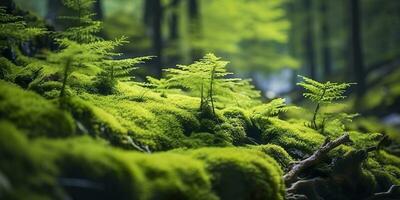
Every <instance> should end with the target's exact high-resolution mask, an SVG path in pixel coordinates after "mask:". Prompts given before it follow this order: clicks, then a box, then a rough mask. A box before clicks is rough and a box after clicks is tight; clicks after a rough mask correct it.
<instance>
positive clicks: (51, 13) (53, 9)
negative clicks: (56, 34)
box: [46, 0, 63, 30]
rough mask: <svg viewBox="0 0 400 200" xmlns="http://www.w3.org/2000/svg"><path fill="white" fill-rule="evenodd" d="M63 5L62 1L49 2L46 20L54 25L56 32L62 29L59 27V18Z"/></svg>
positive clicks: (50, 0)
mask: <svg viewBox="0 0 400 200" xmlns="http://www.w3.org/2000/svg"><path fill="white" fill-rule="evenodd" d="M62 9H63V5H62V2H61V0H49V1H47V14H46V20H47V21H48V22H49V24H50V25H52V26H53V27H54V28H55V29H56V30H60V29H62V26H60V25H59V23H58V20H57V17H58V16H59V15H60V12H61V10H62Z"/></svg>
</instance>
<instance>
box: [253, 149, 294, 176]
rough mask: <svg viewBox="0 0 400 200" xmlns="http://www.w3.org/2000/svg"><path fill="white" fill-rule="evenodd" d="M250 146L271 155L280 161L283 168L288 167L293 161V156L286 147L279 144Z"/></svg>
mask: <svg viewBox="0 0 400 200" xmlns="http://www.w3.org/2000/svg"><path fill="white" fill-rule="evenodd" d="M250 148H251V149H254V150H257V151H260V152H262V153H265V154H266V155H268V156H271V157H272V158H273V159H274V160H275V161H276V162H278V164H279V165H280V166H281V169H282V170H284V169H286V168H287V167H288V166H289V164H290V163H291V162H292V161H293V158H292V157H291V156H290V155H289V154H288V153H287V152H286V151H285V149H283V148H282V147H280V146H278V145H274V144H267V145H258V146H250Z"/></svg>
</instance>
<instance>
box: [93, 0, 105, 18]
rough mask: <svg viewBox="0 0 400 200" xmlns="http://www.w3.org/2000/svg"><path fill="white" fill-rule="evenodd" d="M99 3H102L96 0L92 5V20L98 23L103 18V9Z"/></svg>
mask: <svg viewBox="0 0 400 200" xmlns="http://www.w3.org/2000/svg"><path fill="white" fill-rule="evenodd" d="M101 2H102V1H101V0H96V1H95V2H94V4H93V11H94V13H95V16H94V19H95V20H98V21H102V20H103V18H104V14H103V7H102V3H101Z"/></svg>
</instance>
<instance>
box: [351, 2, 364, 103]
mask: <svg viewBox="0 0 400 200" xmlns="http://www.w3.org/2000/svg"><path fill="white" fill-rule="evenodd" d="M350 21H351V23H350V25H351V27H350V42H351V63H352V67H353V72H352V73H353V80H354V81H356V82H357V86H356V92H357V96H358V97H360V96H362V95H363V94H364V92H365V75H366V74H365V71H364V60H363V51H362V36H361V15H360V1H359V0H350Z"/></svg>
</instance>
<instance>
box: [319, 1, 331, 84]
mask: <svg viewBox="0 0 400 200" xmlns="http://www.w3.org/2000/svg"><path fill="white" fill-rule="evenodd" d="M327 4H328V1H327V0H323V1H321V5H320V6H321V7H320V11H321V16H322V20H321V35H322V63H323V66H324V67H323V76H324V79H325V80H327V79H329V76H330V75H331V74H332V56H331V49H330V38H331V37H330V32H329V31H330V30H329V17H328V5H327Z"/></svg>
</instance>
